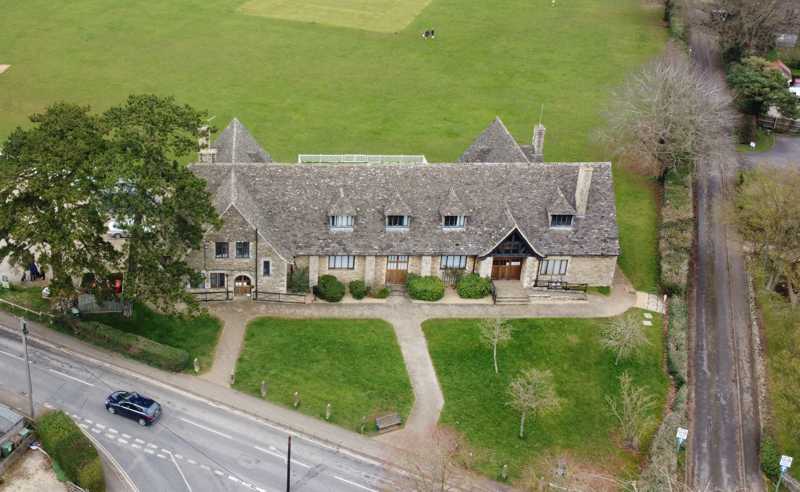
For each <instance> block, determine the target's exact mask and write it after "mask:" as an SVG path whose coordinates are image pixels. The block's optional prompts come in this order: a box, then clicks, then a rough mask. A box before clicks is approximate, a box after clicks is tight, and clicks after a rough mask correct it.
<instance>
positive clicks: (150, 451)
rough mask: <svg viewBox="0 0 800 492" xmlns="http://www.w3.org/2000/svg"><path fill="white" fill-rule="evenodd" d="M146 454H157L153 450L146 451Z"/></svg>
mask: <svg viewBox="0 0 800 492" xmlns="http://www.w3.org/2000/svg"><path fill="white" fill-rule="evenodd" d="M144 452H145V453H147V454H156V452H155V451H153V450H152V449H145V450H144Z"/></svg>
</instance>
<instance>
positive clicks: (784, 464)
mask: <svg viewBox="0 0 800 492" xmlns="http://www.w3.org/2000/svg"><path fill="white" fill-rule="evenodd" d="M792 460H793V459H792V457H791V456H786V455H782V456H781V468H784V469H786V470H788V469H789V468H791V467H792Z"/></svg>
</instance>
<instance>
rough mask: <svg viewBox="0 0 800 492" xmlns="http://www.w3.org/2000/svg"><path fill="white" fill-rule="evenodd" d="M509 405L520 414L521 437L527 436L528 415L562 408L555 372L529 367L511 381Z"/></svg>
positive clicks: (543, 413)
mask: <svg viewBox="0 0 800 492" xmlns="http://www.w3.org/2000/svg"><path fill="white" fill-rule="evenodd" d="M508 393H509V395H510V396H511V400H510V401H509V405H511V407H512V408H514V409H515V410H516V411H518V412H519V414H520V419H519V437H520V439H522V438H523V437H525V419H526V418H527V416H528V415H532V416H539V415H545V414H547V413H550V412H554V411H556V410H558V409H559V408H561V399H560V398H559V397H558V395H557V394H556V389H555V385H554V384H553V373H551V372H550V371H540V370H538V369H528V370H526V371H523V372H522V374H520V375H519V376H518V377H517V378H516V379H514V380H513V381H511V385H510V386H509V388H508Z"/></svg>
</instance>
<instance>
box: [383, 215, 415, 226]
mask: <svg viewBox="0 0 800 492" xmlns="http://www.w3.org/2000/svg"><path fill="white" fill-rule="evenodd" d="M408 223H409V220H408V215H387V216H386V228H387V229H407V228H408Z"/></svg>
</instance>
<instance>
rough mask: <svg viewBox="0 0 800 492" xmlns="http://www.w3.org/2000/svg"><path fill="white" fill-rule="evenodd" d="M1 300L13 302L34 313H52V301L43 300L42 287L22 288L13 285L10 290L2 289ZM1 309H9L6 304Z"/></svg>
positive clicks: (0, 288) (0, 292) (0, 291)
mask: <svg viewBox="0 0 800 492" xmlns="http://www.w3.org/2000/svg"><path fill="white" fill-rule="evenodd" d="M0 299H5V300H6V301H9V302H13V303H14V304H18V305H20V306H23V307H26V308H28V309H33V310H34V311H40V312H45V313H47V312H50V301H49V300H47V299H43V298H42V288H41V287H20V286H18V285H12V286H11V288H10V289H4V288H2V287H0ZM0 307H3V308H5V307H8V306H7V305H5V304H2V305H0Z"/></svg>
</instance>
